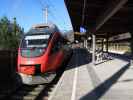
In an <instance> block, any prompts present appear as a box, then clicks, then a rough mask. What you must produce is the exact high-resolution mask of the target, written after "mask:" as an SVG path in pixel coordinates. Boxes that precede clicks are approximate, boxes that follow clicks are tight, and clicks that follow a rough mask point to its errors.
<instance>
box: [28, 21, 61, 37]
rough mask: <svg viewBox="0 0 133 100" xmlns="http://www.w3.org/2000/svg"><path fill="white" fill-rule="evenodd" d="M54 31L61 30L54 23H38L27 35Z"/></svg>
mask: <svg viewBox="0 0 133 100" xmlns="http://www.w3.org/2000/svg"><path fill="white" fill-rule="evenodd" d="M54 32H59V30H58V28H57V26H56V25H55V24H52V23H47V24H36V25H33V26H32V27H31V29H30V30H29V31H28V32H27V34H26V35H30V34H51V33H54Z"/></svg>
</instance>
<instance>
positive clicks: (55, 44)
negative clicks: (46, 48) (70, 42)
mask: <svg viewBox="0 0 133 100" xmlns="http://www.w3.org/2000/svg"><path fill="white" fill-rule="evenodd" d="M59 49H60V41H59V39H58V40H56V41H55V42H54V45H53V48H52V51H51V53H55V52H57V51H59Z"/></svg>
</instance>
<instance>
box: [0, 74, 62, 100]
mask: <svg viewBox="0 0 133 100" xmlns="http://www.w3.org/2000/svg"><path fill="white" fill-rule="evenodd" d="M62 73H63V72H62ZM62 73H60V74H59V75H57V76H56V77H55V79H54V80H53V81H52V82H51V83H49V84H42V85H34V86H28V85H21V86H19V87H18V88H17V89H16V90H15V91H14V92H12V93H10V94H7V93H6V94H0V100H48V97H49V95H50V93H51V92H52V90H53V89H54V86H55V85H56V83H57V82H58V80H59V79H60V77H61V75H62Z"/></svg>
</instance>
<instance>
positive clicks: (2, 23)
mask: <svg viewBox="0 0 133 100" xmlns="http://www.w3.org/2000/svg"><path fill="white" fill-rule="evenodd" d="M22 33H23V30H22V28H21V27H20V26H19V25H18V24H17V21H16V18H13V22H10V21H9V20H8V19H7V17H3V18H1V20H0V48H2V49H16V48H17V47H18V44H19V40H20V35H21V34H22Z"/></svg>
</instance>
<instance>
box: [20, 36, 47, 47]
mask: <svg viewBox="0 0 133 100" xmlns="http://www.w3.org/2000/svg"><path fill="white" fill-rule="evenodd" d="M48 39H49V35H29V36H25V37H24V39H23V40H22V44H21V48H46V46H47V42H48Z"/></svg>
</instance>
